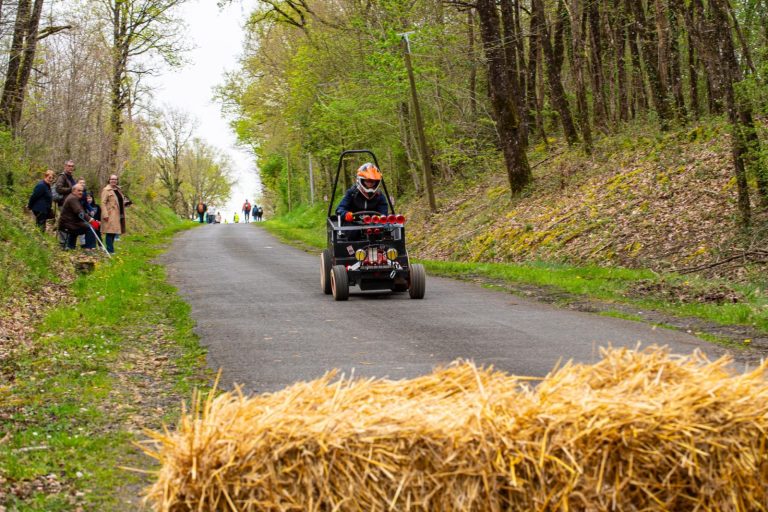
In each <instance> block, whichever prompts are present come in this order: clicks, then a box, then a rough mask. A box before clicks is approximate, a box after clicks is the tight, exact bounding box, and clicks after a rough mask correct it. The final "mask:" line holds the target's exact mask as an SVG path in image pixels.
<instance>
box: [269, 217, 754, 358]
mask: <svg viewBox="0 0 768 512" xmlns="http://www.w3.org/2000/svg"><path fill="white" fill-rule="evenodd" d="M324 220H325V209H324V208H322V207H319V206H318V207H315V208H313V209H302V210H297V211H294V212H293V213H292V214H291V215H286V216H284V217H278V218H275V219H272V220H270V221H268V222H266V223H264V226H265V227H266V229H267V230H269V231H270V232H271V233H272V234H274V235H275V236H277V237H278V238H280V239H281V240H283V241H286V242H288V243H295V241H296V240H298V241H300V245H303V246H309V247H312V248H316V249H319V248H323V247H325V243H326V242H325V240H326V237H325V228H324ZM418 261H419V262H420V263H423V264H424V266H425V267H426V269H427V271H428V272H429V273H430V274H432V275H440V276H445V277H453V278H460V279H476V280H481V281H484V282H485V284H504V285H507V286H506V287H504V289H506V290H510V289H511V290H512V291H513V292H523V293H526V292H529V291H530V290H531V289H533V288H535V289H536V290H537V291H536V292H534V293H526V294H529V295H533V296H536V297H541V296H543V295H546V296H547V298H548V299H552V298H553V297H554V299H553V300H549V301H550V302H558V303H560V304H567V303H569V302H574V301H579V300H584V299H588V300H596V301H601V302H607V303H615V304H624V305H631V306H634V307H637V308H642V309H652V310H655V311H659V312H663V313H666V314H669V315H672V316H676V317H681V318H689V317H690V318H698V319H702V320H706V321H709V322H713V323H716V324H719V325H724V326H728V325H740V326H749V327H750V328H754V329H756V330H758V331H760V332H762V333H768V294H766V291H765V290H764V289H763V287H761V286H760V285H758V284H754V285H738V286H737V285H732V284H728V283H725V282H722V281H712V280H706V279H702V278H697V277H695V276H680V275H674V274H667V275H660V274H657V273H655V272H653V271H651V270H644V269H628V268H621V267H604V266H574V265H565V264H558V263H550V262H532V263H528V264H509V263H472V262H450V261H432V260H418ZM636 318H637V319H642V317H641V316H637V317H636ZM702 337H704V338H706V335H704V336H702ZM711 338H712V340H715V339H717V340H721V339H722V337H720V336H718V335H713V336H711ZM706 339H709V338H706ZM726 344H727V343H726Z"/></svg>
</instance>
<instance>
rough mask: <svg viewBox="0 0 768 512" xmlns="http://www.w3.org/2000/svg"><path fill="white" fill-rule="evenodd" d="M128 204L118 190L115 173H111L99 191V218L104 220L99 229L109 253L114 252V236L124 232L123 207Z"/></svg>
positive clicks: (121, 192)
mask: <svg viewBox="0 0 768 512" xmlns="http://www.w3.org/2000/svg"><path fill="white" fill-rule="evenodd" d="M129 205H130V203H129V202H128V201H127V200H126V197H125V195H124V194H123V191H122V190H120V186H119V185H118V179H117V175H115V174H113V175H112V176H110V177H109V183H107V186H106V187H104V190H102V191H101V219H102V222H104V225H103V229H102V230H101V231H102V232H103V233H104V235H105V241H106V245H107V252H108V253H110V254H114V252H115V237H116V236H119V235H122V234H123V233H125V208H126V207H127V206H129Z"/></svg>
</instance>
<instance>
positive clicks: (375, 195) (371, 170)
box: [336, 162, 389, 222]
mask: <svg viewBox="0 0 768 512" xmlns="http://www.w3.org/2000/svg"><path fill="white" fill-rule="evenodd" d="M380 186H381V172H379V170H378V169H377V168H376V166H375V165H373V164H372V163H370V162H368V163H364V164H363V165H361V166H360V168H359V169H358V170H357V179H356V182H355V186H354V187H351V188H350V189H349V190H347V192H346V193H345V194H344V197H343V198H342V200H341V202H340V203H339V206H337V207H336V214H337V215H339V216H340V217H342V218H343V219H344V220H346V221H347V222H349V221H351V220H352V214H353V213H355V212H362V211H374V212H379V214H381V215H386V214H387V213H388V211H389V209H388V208H387V199H386V198H385V197H384V194H382V193H381V191H380V190H379V187H380Z"/></svg>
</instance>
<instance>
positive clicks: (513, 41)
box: [500, 0, 528, 146]
mask: <svg viewBox="0 0 768 512" xmlns="http://www.w3.org/2000/svg"><path fill="white" fill-rule="evenodd" d="M512 2H513V0H501V2H500V5H501V27H502V39H501V41H502V47H503V49H504V58H505V60H506V66H505V69H506V70H507V75H508V76H507V81H508V84H509V86H510V87H511V89H510V90H514V91H518V93H519V94H517V95H515V97H514V98H513V101H514V103H515V106H516V108H517V118H518V120H519V121H520V133H521V135H522V137H523V141H524V143H525V145H526V146H527V145H528V115H527V113H526V101H525V75H524V74H523V73H521V69H524V67H525V64H523V65H521V64H520V57H519V56H518V54H519V52H518V46H517V41H518V39H521V38H522V34H521V33H520V32H519V31H518V30H517V22H516V20H515V5H513V4H512Z"/></svg>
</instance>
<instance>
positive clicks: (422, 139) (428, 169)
mask: <svg viewBox="0 0 768 512" xmlns="http://www.w3.org/2000/svg"><path fill="white" fill-rule="evenodd" d="M410 33H411V32H406V33H404V34H400V35H401V36H402V38H403V39H402V41H403V51H404V53H405V69H407V70H408V81H409V82H410V84H411V99H412V100H413V112H414V114H415V115H416V134H417V135H418V139H419V149H420V150H421V163H422V167H423V168H424V185H425V186H426V188H427V197H429V208H430V209H431V210H432V212H433V213H434V212H435V211H437V204H436V203H435V192H434V189H433V187H432V165H431V164H430V161H429V160H430V159H429V148H428V147H427V138H426V136H425V135H424V122H423V120H422V118H421V108H420V107H419V98H418V96H417V95H416V80H415V79H414V78H413V67H412V66H411V42H410V41H409V40H408V34H410Z"/></svg>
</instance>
